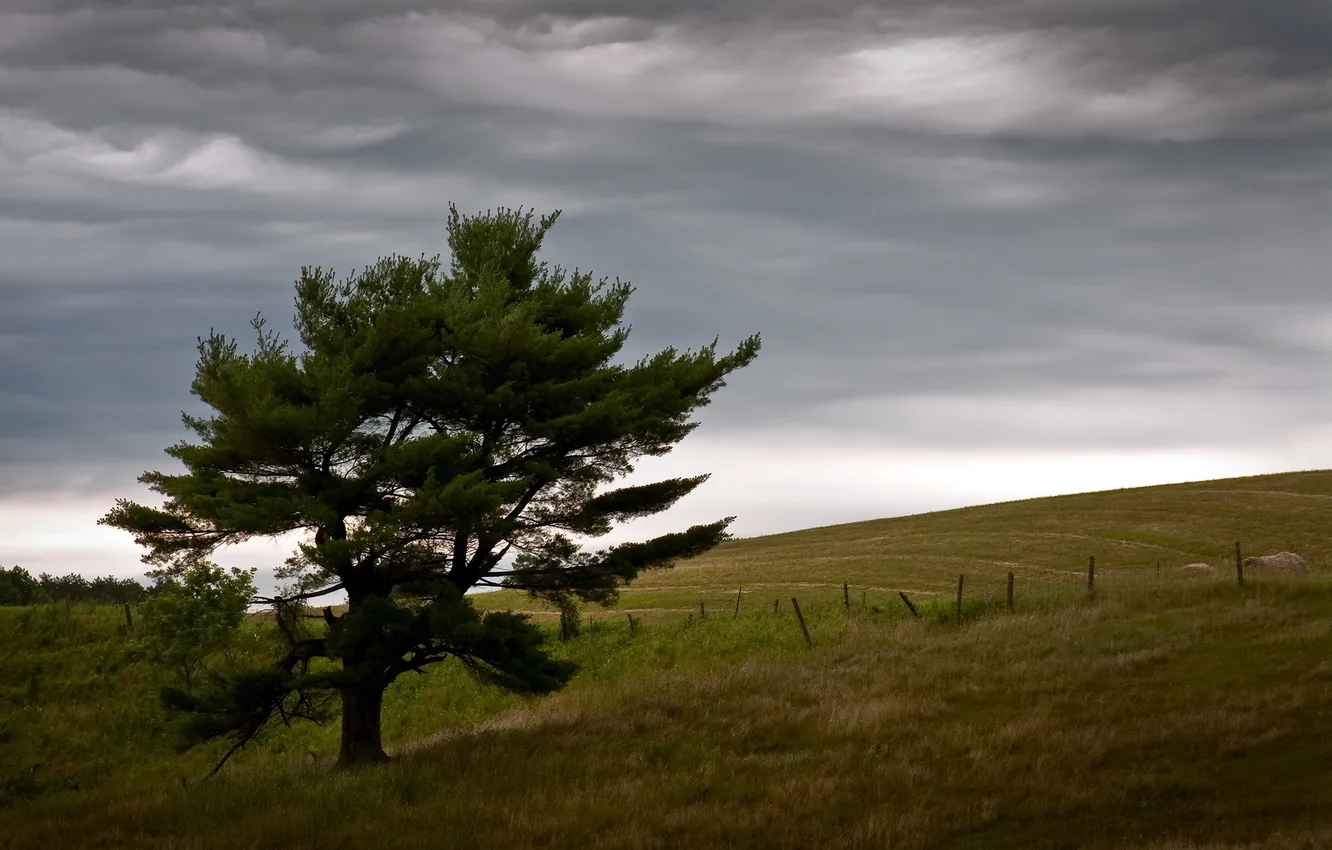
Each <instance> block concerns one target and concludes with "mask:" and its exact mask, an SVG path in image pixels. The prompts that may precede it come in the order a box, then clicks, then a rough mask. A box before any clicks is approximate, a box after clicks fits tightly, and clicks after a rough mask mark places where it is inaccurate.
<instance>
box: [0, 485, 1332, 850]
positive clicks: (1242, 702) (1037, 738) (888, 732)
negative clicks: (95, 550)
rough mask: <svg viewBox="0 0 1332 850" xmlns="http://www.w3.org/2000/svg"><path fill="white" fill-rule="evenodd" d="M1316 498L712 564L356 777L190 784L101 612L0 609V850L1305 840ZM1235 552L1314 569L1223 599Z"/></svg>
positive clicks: (250, 637) (243, 761) (1321, 711)
mask: <svg viewBox="0 0 1332 850" xmlns="http://www.w3.org/2000/svg"><path fill="white" fill-rule="evenodd" d="M1330 500H1332V473H1329V472H1314V473H1298V474H1289V475H1281V476H1265V477H1261V478H1247V479H1237V480H1233V481H1222V482H1206V483H1200V484H1189V485H1176V486H1170V487H1160V488H1144V489H1139V490H1129V491H1116V492H1111V493H1100V494H1087V495H1081V496H1068V497H1059V498H1053V499H1040V500H1031V501H1025V502H1014V503H1008V504H1003V505H991V506H983V507H976V508H968V509H964V510H960V511H948V512H941V513H936V514H929V515H922V516H917V517H907V518H900V519H891V520H878V521H874V522H867V523H858V524H855V525H846V526H838V527H831V528H823V529H812V530H808V531H801V532H794V533H791V534H784V535H776V536H772V537H765V538H759V539H754V540H743V541H735V542H731V543H728V544H726V545H725V546H723V547H722V548H720V549H719V550H717V551H716V552H714V553H713V554H711V555H709V556H708V557H707V558H706V559H699V560H697V561H695V562H692V563H690V564H687V565H682V566H681V567H678V568H676V570H674V571H671V572H662V573H658V574H655V575H650V576H645V577H644V579H643V580H641V581H640V582H639V583H637V584H636V585H635V586H634V587H633V588H630V589H629V590H628V591H627V592H626V593H625V594H624V597H623V599H622V601H621V603H620V605H619V606H618V607H616V608H613V609H609V610H607V609H599V608H598V609H594V610H592V611H590V612H589V614H590V616H591V617H592V618H593V620H594V622H592V623H591V625H590V626H589V627H588V628H587V629H586V631H585V633H584V634H583V635H582V636H580V637H579V638H577V639H575V640H572V641H570V642H568V643H565V644H558V645H557V651H558V652H559V653H560V654H562V655H564V656H567V657H571V658H575V659H577V660H579V661H580V662H582V664H583V669H582V672H580V674H579V675H578V676H577V677H576V678H575V680H574V682H573V683H572V684H571V685H570V686H569V687H568V688H567V689H566V690H565V691H563V692H561V693H559V694H555V695H553V696H550V697H545V698H542V699H539V700H526V699H522V698H519V697H515V696H512V695H506V694H502V693H499V692H496V691H493V690H490V689H487V688H483V687H481V686H479V685H477V684H476V683H474V682H472V681H471V680H470V679H468V678H467V677H466V676H465V675H463V673H462V672H461V671H460V670H458V669H457V668H456V667H453V666H449V665H442V666H441V667H440V668H439V669H437V670H436V671H434V672H432V673H431V674H429V675H426V676H413V677H411V678H404V679H402V680H400V682H399V683H398V684H396V685H395V686H394V687H393V688H392V689H391V691H390V693H389V697H388V700H387V702H386V707H385V721H386V726H385V739H386V743H387V744H388V746H389V748H390V750H391V751H392V752H393V753H394V754H395V756H397V758H396V760H395V762H394V763H393V764H390V765H388V766H386V767H384V768H379V769H369V770H362V771H353V772H339V771H334V770H331V769H330V766H329V765H330V761H331V757H332V755H333V753H334V751H335V747H336V730H334V729H325V728H320V727H315V726H304V727H298V728H294V729H292V730H281V731H280V732H279V733H277V734H275V735H273V736H272V737H271V738H269V739H268V740H266V741H265V742H263V743H262V745H260V746H257V747H255V748H253V749H252V750H250V751H247V752H245V753H243V754H242V755H241V756H240V757H238V758H237V760H236V761H235V763H234V765H233V766H231V767H229V768H228V770H227V771H225V772H224V773H223V774H222V775H221V776H220V777H219V778H218V779H216V780H213V781H210V782H208V783H200V782H199V781H198V779H199V777H200V776H202V774H203V773H204V772H206V770H207V768H208V767H209V766H210V764H211V762H210V759H212V758H214V757H215V756H216V752H215V751H210V750H207V749H204V750H198V751H193V752H190V753H186V754H179V753H176V752H175V751H174V750H173V748H172V745H171V738H170V735H169V734H168V733H167V732H166V731H165V729H164V718H163V717H162V715H161V712H160V709H158V708H157V707H156V705H155V704H154V703H153V701H152V699H151V692H152V689H153V687H155V684H156V679H155V678H154V677H155V676H157V675H158V674H157V673H155V672H154V671H153V670H152V669H151V668H150V667H149V666H148V665H146V664H145V663H144V662H143V661H142V660H140V659H138V658H137V657H136V655H135V651H134V643H133V640H132V636H127V635H125V634H123V626H122V623H123V620H122V619H121V618H123V614H121V613H120V612H119V611H116V610H113V609H98V608H93V607H88V608H82V609H81V608H80V607H79V606H75V607H74V609H73V610H72V611H71V612H70V613H69V614H66V612H65V610H64V608H63V606H49V607H47V608H44V609H36V610H27V611H20V610H16V609H0V646H4V647H5V648H6V651H5V652H4V653H3V654H0V656H2V657H0V848H8V847H14V848H17V847H77V846H97V847H122V846H123V847H131V846H132V847H181V848H186V847H309V848H316V847H318V848H333V847H360V846H366V845H374V846H386V847H526V846H557V847H564V846H568V847H573V846H577V847H626V848H652V847H660V848H669V847H679V846H699V847H710V846H734V847H819V846H828V847H865V848H878V847H894V848H925V847H940V848H942V847H960V848H967V847H975V848H990V847H1002V848H1007V847H1011V848H1027V847H1104V848H1115V847H1146V848H1158V850H1167V848H1169V849H1170V850H1186V848H1195V849H1197V848H1222V847H1236V848H1238V847H1246V848H1272V850H1276V848H1301V847H1305V848H1314V847H1327V846H1332V785H1329V784H1328V783H1327V782H1326V779H1325V777H1326V769H1327V767H1326V766H1327V765H1328V764H1330V763H1332V652H1329V650H1332V569H1329V566H1332V561H1329V557H1330V556H1332V551H1329V549H1330V548H1332V544H1330V543H1329V540H1328V534H1327V532H1328V530H1329V526H1332V523H1329V521H1328V520H1329V518H1332V517H1330V516H1329V512H1330V511H1332V501H1330ZM1235 540H1240V541H1242V542H1243V545H1244V548H1245V550H1246V552H1247V553H1252V554H1266V553H1269V552H1275V551H1281V550H1289V551H1294V552H1298V553H1300V554H1301V555H1303V556H1304V557H1305V558H1306V559H1308V561H1309V563H1310V567H1311V570H1310V573H1309V574H1308V575H1303V576H1298V575H1297V576H1280V575H1271V574H1256V575H1255V574H1252V573H1251V574H1250V575H1248V576H1247V579H1248V580H1247V581H1246V585H1245V586H1244V587H1243V588H1240V587H1237V586H1236V582H1235V576H1234V572H1233V547H1234V541H1235ZM1090 555H1095V556H1096V559H1097V593H1096V594H1095V596H1094V597H1092V598H1088V596H1087V594H1086V592H1085V580H1086V579H1085V576H1086V574H1085V569H1086V559H1087V557H1088V556H1090ZM1158 560H1159V561H1160V562H1161V574H1160V577H1159V578H1158V577H1157V573H1156V563H1157V561H1158ZM1194 561H1208V562H1210V563H1212V564H1214V565H1217V566H1218V567H1220V569H1218V570H1217V571H1216V573H1215V574H1212V575H1201V576H1199V575H1184V574H1181V573H1180V572H1179V571H1178V567H1179V566H1180V565H1182V564H1185V563H1189V562H1194ZM1010 571H1011V572H1013V573H1015V575H1016V576H1017V595H1016V600H1015V611H1014V612H1012V613H1010V612H1008V611H1007V609H1006V607H1005V605H1004V603H1003V593H1004V586H1003V585H1004V580H1005V578H1006V575H1007V573H1008V572H1010ZM958 573H965V574H966V575H967V585H966V588H967V596H966V602H965V608H964V622H963V624H962V626H961V627H958V626H957V625H956V624H955V623H954V621H953V611H952V607H951V606H952V599H951V595H952V593H953V591H954V590H955V588H956V581H957V575H958ZM843 582H847V583H849V584H850V585H851V586H852V588H853V594H852V601H853V605H852V607H851V609H850V610H849V611H848V610H845V609H844V607H843V604H842V598H843V597H842V588H841V585H842V583H843ZM737 587H742V588H746V590H745V592H744V595H743V596H742V607H741V613H740V615H739V617H733V615H732V610H733V605H734V602H735V589H736V588H737ZM900 589H904V590H906V591H907V592H908V593H910V594H911V595H912V596H913V598H914V599H917V600H918V603H919V605H920V607H921V609H922V613H923V614H924V617H923V618H922V619H921V620H915V619H913V618H912V617H910V615H909V614H908V613H907V611H906V610H905V607H904V606H902V605H901V603H900V602H899V601H897V599H896V592H897V591H898V590H900ZM860 593H864V594H865V600H866V602H867V603H868V604H867V605H862V604H861V601H860ZM791 596H797V597H799V598H800V599H801V603H802V608H803V609H804V611H805V614H806V616H807V618H808V621H809V625H810V630H811V633H812V637H813V640H814V643H815V646H814V649H813V650H810V649H808V648H806V646H805V643H804V639H803V637H802V636H801V633H800V630H799V628H798V627H797V625H796V623H795V619H794V615H793V613H792V610H791V607H790V604H789V597H791ZM778 597H780V598H782V599H783V600H787V601H786V603H785V604H783V605H782V606H780V611H779V613H777V614H774V613H773V610H772V601H773V600H774V599H777V598H778ZM480 601H481V602H483V604H486V605H488V606H492V605H506V606H508V605H511V606H512V607H514V608H528V609H531V610H536V609H534V608H532V607H531V606H530V604H529V603H527V602H526V600H522V599H518V598H513V599H508V600H506V599H505V597H504V596H502V595H500V594H488V595H486V596H484V597H481V600H480ZM700 601H703V602H705V603H706V604H707V606H708V611H709V616H708V617H707V618H706V619H703V620H700V619H699V618H698V616H697V606H698V603H699V602H700ZM875 607H877V608H878V609H879V610H878V611H875V610H873V608H875ZM630 610H635V611H638V612H640V615H641V619H642V621H643V626H642V627H641V628H640V629H638V630H637V631H636V632H634V633H630V630H629V628H628V624H627V622H626V620H625V613H626V612H627V611H630ZM690 613H693V614H694V616H693V618H691V619H686V617H687V615H688V614H690ZM270 640H272V636H271V635H270V634H268V632H267V631H266V630H265V629H264V628H263V627H262V626H261V625H260V624H258V623H256V624H254V625H252V627H251V628H250V629H249V630H248V632H247V634H246V637H245V640H244V642H243V644H242V645H241V646H240V647H238V649H237V653H238V654H241V655H245V654H247V653H248V654H254V655H258V654H261V653H262V652H263V651H264V649H265V646H266V642H267V641H270Z"/></svg>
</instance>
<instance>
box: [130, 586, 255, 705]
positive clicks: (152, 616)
mask: <svg viewBox="0 0 1332 850" xmlns="http://www.w3.org/2000/svg"><path fill="white" fill-rule="evenodd" d="M254 593H255V590H254V570H250V571H248V572H246V571H244V570H240V569H236V568H235V567H233V568H232V569H231V571H230V573H228V572H227V571H226V570H224V569H222V568H221V567H219V566H217V565H216V564H212V563H209V562H207V561H200V562H198V563H196V564H194V565H192V566H190V567H189V568H187V569H185V570H184V571H183V572H179V573H177V574H176V575H173V576H164V577H163V578H162V580H161V581H160V582H159V583H158V586H157V588H156V592H155V593H154V594H153V597H152V598H151V599H149V600H147V601H146V602H144V603H143V604H141V605H140V606H139V624H140V625H139V642H140V644H141V645H142V646H143V648H144V649H145V651H146V652H147V653H148V655H149V657H151V658H152V659H153V660H154V661H156V662H158V663H160V664H162V665H164V666H165V667H167V668H168V669H170V670H172V671H173V672H174V673H175V674H176V675H178V676H179V678H180V681H181V682H182V683H183V684H184V686H185V688H186V689H187V690H188V689H189V688H190V687H191V685H192V683H193V680H194V676H195V673H196V671H197V670H198V669H199V665H200V664H202V663H203V661H204V660H205V659H207V658H208V657H209V656H210V655H213V654H214V653H217V652H219V651H221V650H223V649H225V648H226V647H227V646H228V645H229V643H230V641H231V639H232V637H233V636H234V635H235V633H236V629H237V627H239V626H240V623H241V620H242V619H244V617H245V611H246V609H247V608H248V607H249V604H250V600H251V599H252V598H253V597H254Z"/></svg>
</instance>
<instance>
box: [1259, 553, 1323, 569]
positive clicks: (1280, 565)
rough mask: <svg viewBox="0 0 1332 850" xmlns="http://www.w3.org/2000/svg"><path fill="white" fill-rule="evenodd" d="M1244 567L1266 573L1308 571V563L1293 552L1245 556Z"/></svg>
mask: <svg viewBox="0 0 1332 850" xmlns="http://www.w3.org/2000/svg"><path fill="white" fill-rule="evenodd" d="M1244 569H1246V570H1258V571H1260V572H1266V573H1303V572H1308V571H1309V565H1308V564H1306V563H1304V559H1303V558H1301V557H1300V556H1299V555H1296V554H1295V553H1294V552H1278V553H1276V554H1275V555H1259V556H1257V557H1253V558H1245V559H1244Z"/></svg>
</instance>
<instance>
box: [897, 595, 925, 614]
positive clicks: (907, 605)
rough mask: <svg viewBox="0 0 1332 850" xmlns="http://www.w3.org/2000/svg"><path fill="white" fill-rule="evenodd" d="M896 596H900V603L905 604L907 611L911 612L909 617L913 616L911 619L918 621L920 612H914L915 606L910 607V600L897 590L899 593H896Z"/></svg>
mask: <svg viewBox="0 0 1332 850" xmlns="http://www.w3.org/2000/svg"><path fill="white" fill-rule="evenodd" d="M897 595H898V596H900V597H902V602H903V603H905V604H906V607H907V610H908V611H910V612H911V616H913V617H915V618H916V619H917V620H919V619H920V612H919V611H917V610H916V606H915V605H912V604H911V600H910V599H907V595H906V593H905V592H903V591H900V590H899V591H897Z"/></svg>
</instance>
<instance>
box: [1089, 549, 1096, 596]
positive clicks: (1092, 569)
mask: <svg viewBox="0 0 1332 850" xmlns="http://www.w3.org/2000/svg"><path fill="white" fill-rule="evenodd" d="M1095 592H1096V556H1095V555H1092V556H1091V557H1090V558H1088V559H1087V595H1088V596H1091V595H1092V594H1093V593H1095Z"/></svg>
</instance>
